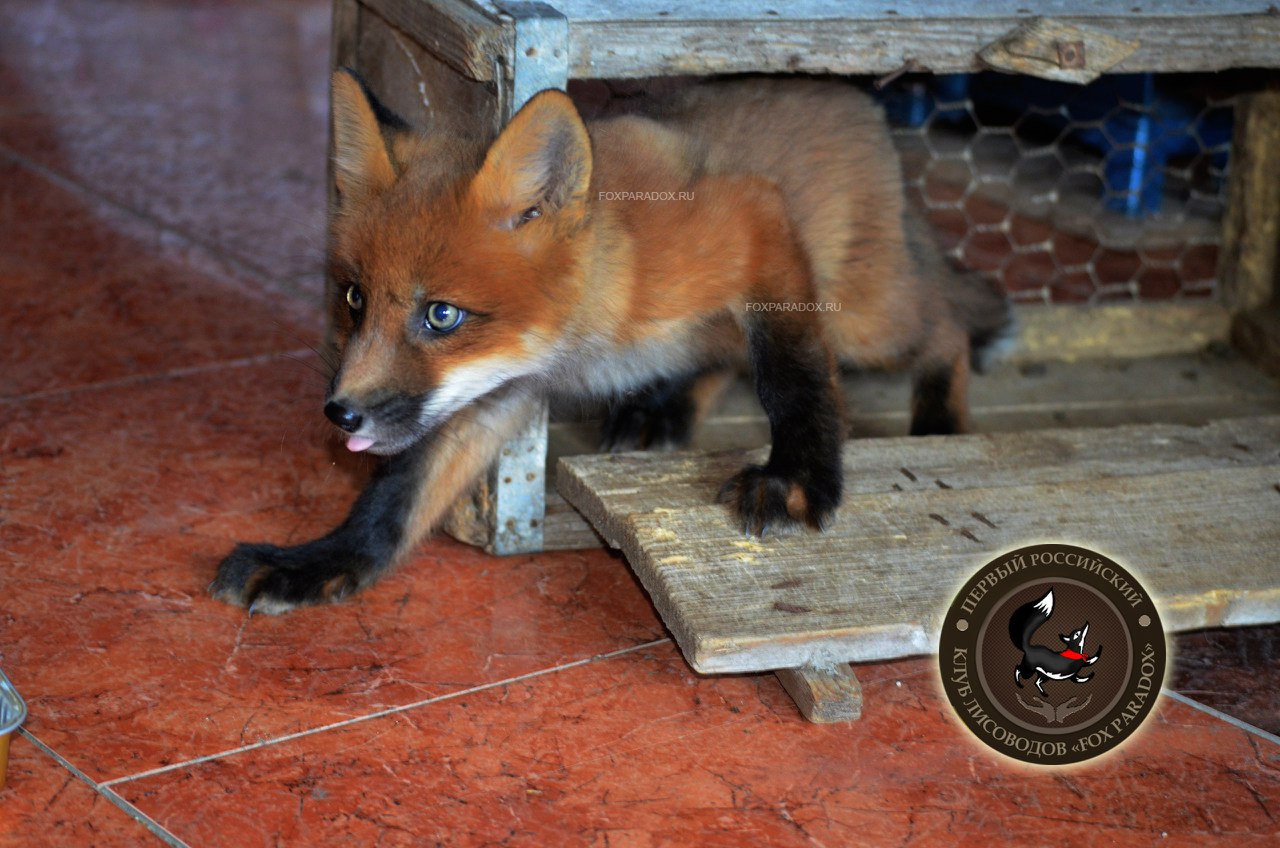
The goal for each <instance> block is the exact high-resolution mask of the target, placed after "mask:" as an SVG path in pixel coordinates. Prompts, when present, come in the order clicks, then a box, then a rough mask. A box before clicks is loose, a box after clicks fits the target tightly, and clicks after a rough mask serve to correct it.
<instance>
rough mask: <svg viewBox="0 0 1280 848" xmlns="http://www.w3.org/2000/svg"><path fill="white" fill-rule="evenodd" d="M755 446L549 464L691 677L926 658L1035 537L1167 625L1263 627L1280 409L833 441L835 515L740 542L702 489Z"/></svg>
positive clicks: (1278, 497)
mask: <svg viewBox="0 0 1280 848" xmlns="http://www.w3.org/2000/svg"><path fill="white" fill-rule="evenodd" d="M762 455H763V454H762V452H758V453H756V454H754V455H752V454H747V455H745V456H744V455H743V454H742V453H739V452H722V453H718V454H692V455H689V454H686V455H680V456H671V457H665V458H658V457H652V456H641V455H634V454H632V455H618V456H612V457H607V456H606V457H577V458H571V459H564V460H561V463H560V471H559V476H558V485H559V488H560V491H561V493H562V494H563V495H564V496H565V498H566V499H567V500H568V501H569V502H570V503H572V504H573V505H574V506H575V507H577V508H578V509H579V510H580V511H582V512H583V513H584V515H586V516H587V517H588V518H589V519H590V520H591V522H592V523H593V524H594V525H595V526H596V528H597V529H598V530H599V531H600V532H601V534H602V535H603V536H604V537H605V538H606V539H608V540H610V541H611V542H612V543H613V544H614V545H615V546H617V547H620V548H621V549H622V550H623V551H624V553H625V554H626V555H627V558H628V560H629V561H630V562H631V564H632V567H633V568H634V569H635V571H636V573H637V575H638V576H639V577H640V579H641V581H642V582H643V583H644V585H645V587H646V588H647V589H648V590H649V593H650V595H651V596H652V598H653V601H654V604H655V606H656V607H657V608H658V610H659V612H660V613H661V614H662V616H663V619H664V621H665V622H666V624H667V626H668V628H669V629H670V630H671V632H672V634H673V635H674V636H675V637H676V640H677V642H678V643H679V644H680V646H681V648H682V650H683V651H684V653H685V656H686V658H687V659H688V660H689V662H690V664H691V665H693V667H694V668H696V669H697V670H699V671H703V672H743V671H763V670H768V669H777V668H793V667H799V666H804V665H816V666H829V665H833V664H836V663H840V662H850V661H870V660H883V659H888V658H892V657H900V656H906V655H911V654H921V653H929V652H931V651H932V650H934V645H935V641H936V634H937V627H938V623H939V622H940V620H941V617H942V614H943V612H944V610H945V607H946V605H947V604H948V603H949V601H950V599H951V597H952V595H953V594H954V592H955V590H956V589H957V587H958V586H959V585H960V584H961V583H962V582H963V581H964V580H965V579H967V578H968V576H969V575H971V574H972V573H973V571H975V570H976V569H977V568H978V567H979V566H981V565H982V564H984V563H985V562H986V561H988V560H989V559H991V558H993V557H994V556H995V555H996V554H998V553H1000V552H1003V551H1006V550H1009V549H1011V548H1014V547H1018V546H1021V545H1024V544H1030V543H1033V542H1038V541H1049V540H1062V541H1069V542H1073V543H1076V544H1082V545H1085V546H1093V547H1094V548H1095V549H1098V550H1099V551H1100V552H1102V553H1104V554H1107V555H1109V556H1112V557H1114V558H1116V559H1117V560H1119V561H1120V562H1121V563H1122V564H1124V565H1125V566H1126V567H1128V568H1130V570H1132V571H1134V572H1136V573H1137V575H1138V576H1139V577H1140V579H1142V580H1143V581H1144V583H1145V585H1146V586H1147V588H1148V589H1149V590H1150V591H1151V592H1152V593H1154V594H1155V595H1156V596H1157V597H1159V598H1162V599H1163V614H1164V615H1165V618H1166V625H1167V626H1168V628H1169V629H1171V630H1181V629H1189V628H1196V627H1208V626H1216V625H1224V624H1225V625H1235V624H1250V623H1261V622H1269V621H1277V620H1280V581H1278V580H1277V579H1276V573H1277V567H1278V566H1280V518H1278V517H1280V488H1277V486H1280V417H1275V416H1269V417H1262V418H1253V419H1238V420H1231V421H1222V422H1218V423H1215V424H1213V425H1210V426H1208V427H1203V428H1194V427H1178V426H1171V425H1138V426H1133V427H1123V428H1116V429H1112V430H1107V431H1099V430H1092V431H1091V430H1057V431H1044V432H1040V433H1027V434H990V435H980V436H958V437H948V438H916V439H906V438H898V439H867V440H861V441H855V442H850V443H848V444H847V445H846V448H845V454H844V463H845V473H846V485H847V488H848V495H847V496H846V500H845V503H844V505H843V506H842V508H841V510H840V512H839V513H838V515H837V517H836V519H835V521H834V522H833V524H832V526H831V527H830V528H829V529H828V531H827V532H826V533H823V534H816V533H800V534H797V535H793V536H789V537H787V538H785V539H778V538H776V537H768V538H766V539H764V540H754V539H748V538H744V537H743V536H741V535H740V534H739V533H738V532H737V530H736V529H735V526H734V523H733V522H732V521H731V520H730V516H729V515H728V513H727V512H726V511H725V509H724V508H723V507H721V506H719V505H716V504H714V503H713V502H712V501H713V497H714V493H715V491H716V489H717V488H718V486H719V485H720V483H721V482H722V481H723V480H724V479H725V478H726V477H727V476H728V475H729V474H730V473H732V472H733V471H734V470H736V469H737V468H738V467H739V466H740V464H741V463H742V462H743V461H744V460H755V461H758V460H759V459H761V458H762Z"/></svg>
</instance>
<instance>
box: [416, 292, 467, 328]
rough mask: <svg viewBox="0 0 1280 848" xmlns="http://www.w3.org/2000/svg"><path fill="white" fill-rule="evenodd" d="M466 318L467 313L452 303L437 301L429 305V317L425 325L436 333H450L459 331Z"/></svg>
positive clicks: (427, 316)
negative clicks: (459, 326)
mask: <svg viewBox="0 0 1280 848" xmlns="http://www.w3.org/2000/svg"><path fill="white" fill-rule="evenodd" d="M466 317H467V313H466V312H464V311H462V310H461V309H459V308H458V307H456V306H454V305H453V304H452V303H445V302H444V301H441V300H435V301H432V302H431V303H428V304H427V315H426V318H425V319H424V321H423V325H424V326H425V327H426V329H428V330H431V331H433V332H436V333H448V332H451V331H453V330H456V329H458V325H459V324H461V323H462V319H463V318H466Z"/></svg>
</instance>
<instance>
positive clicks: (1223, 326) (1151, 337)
mask: <svg viewBox="0 0 1280 848" xmlns="http://www.w3.org/2000/svg"><path fill="white" fill-rule="evenodd" d="M1014 315H1015V318H1016V320H1017V322H1018V326H1019V334H1018V346H1017V348H1016V349H1015V350H1014V352H1013V354H1012V357H1011V358H1012V359H1013V360H1014V361H1024V360H1028V359H1031V360H1045V359H1061V360H1066V361H1068V362H1070V361H1074V360H1077V359H1097V358H1116V359H1119V358H1134V359H1136V358H1139V357H1150V356H1168V355H1171V354H1177V353H1192V352H1195V351H1197V350H1201V349H1203V348H1204V347H1205V346H1207V345H1208V344H1210V343H1211V342H1216V341H1226V339H1227V336H1228V332H1229V327H1230V324H1231V315H1230V313H1229V312H1228V311H1227V310H1226V308H1225V307H1223V306H1222V305H1221V304H1217V303H1207V302H1206V303H1185V302H1169V303H1160V302H1152V303H1134V304H1103V305H1100V306H1077V305H1073V304H1054V305H1044V306H1024V307H1019V308H1017V309H1015V311H1014Z"/></svg>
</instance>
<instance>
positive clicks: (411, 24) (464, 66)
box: [361, 0, 511, 81]
mask: <svg viewBox="0 0 1280 848" xmlns="http://www.w3.org/2000/svg"><path fill="white" fill-rule="evenodd" d="M361 2H363V3H364V5H365V6H367V7H369V8H370V9H372V10H374V11H376V12H377V13H378V14H379V15H380V16H381V17H383V18H384V19H386V20H387V21H388V22H390V23H391V24H392V25H393V26H395V27H396V28H398V29H400V30H402V31H403V32H405V33H406V34H407V35H409V36H410V37H411V38H412V39H413V41H414V42H416V43H417V44H418V45H419V46H420V47H422V48H425V49H426V50H428V51H430V52H431V54H432V55H433V56H435V57H436V58H437V59H438V60H439V61H441V62H444V63H445V64H447V65H448V66H449V67H451V68H452V69H454V70H455V71H458V72H459V73H461V74H462V75H464V76H465V77H467V78H469V79H473V80H481V81H490V80H494V79H496V78H497V77H498V76H500V75H501V64H500V62H501V61H502V60H504V59H505V58H506V57H507V56H509V55H510V51H511V30H510V28H509V27H504V26H503V24H502V22H501V21H500V20H499V17H498V13H497V10H496V9H494V8H493V7H492V6H490V5H488V4H480V3H472V2H468V0H361Z"/></svg>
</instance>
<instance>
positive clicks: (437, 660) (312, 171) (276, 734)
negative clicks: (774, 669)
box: [0, 0, 1280, 848]
mask: <svg viewBox="0 0 1280 848" xmlns="http://www.w3.org/2000/svg"><path fill="white" fill-rule="evenodd" d="M327 26H328V4H327V3H326V2H325V0H298V2H290V0H265V2H248V0H245V2H212V0H210V2H190V3H182V4H177V3H169V2H160V0H155V2H142V0H138V2H123V0H122V2H115V3H101V2H97V0H64V1H63V2H55V0H8V2H6V3H4V4H3V5H0V292H2V293H3V295H4V297H3V303H4V307H5V308H4V309H3V310H2V311H0V339H2V340H3V344H2V345H0V362H2V363H3V367H2V368H0V416H2V418H0V422H2V423H0V574H2V575H3V578H2V579H3V583H2V584H0V585H2V591H0V668H3V669H4V670H5V671H6V672H7V673H8V674H9V676H10V677H11V678H12V679H13V681H14V683H15V684H16V685H17V687H18V689H19V690H20V691H21V692H22V693H23V695H25V697H26V699H27V701H28V704H29V706H30V713H31V714H30V717H29V719H28V721H27V723H26V726H25V729H24V730H23V732H22V733H21V734H20V735H18V736H17V737H15V739H14V741H13V750H12V757H11V761H10V765H9V771H8V780H9V785H8V788H7V789H5V790H4V791H3V792H0V844H3V845H92V846H111V845H140V844H152V843H161V842H169V843H171V844H180V843H185V844H189V845H201V846H203V845H228V846H237V848H239V846H254V845H305V846H313V845H338V844H342V845H363V844H379V845H420V844H431V843H436V842H439V843H447V844H463V845H469V844H513V845H610V846H615V848H616V846H647V845H726V846H729V845H732V846H737V845H764V844H773V845H806V844H817V845H828V846H834V845H860V844H899V843H900V844H920V845H968V844H983V845H1002V844H1012V843H1014V842H1015V841H1017V842H1019V843H1027V844H1034V845H1053V846H1060V845H1073V846H1076V845H1112V844H1114V845H1139V844H1152V845H1154V844H1160V845H1193V844H1195V845H1198V844H1223V845H1227V844H1230V845H1249V844H1257V845H1263V844H1274V842H1273V840H1274V839H1275V838H1276V837H1277V835H1280V822H1278V821H1277V818H1278V817H1280V745H1278V744H1276V741H1275V739H1274V737H1268V736H1267V735H1265V734H1261V733H1257V732H1250V731H1249V730H1247V729H1243V728H1242V727H1240V726H1238V725H1236V724H1233V723H1229V722H1228V721H1226V720H1223V719H1222V718H1220V717H1217V716H1215V715H1212V714H1210V713H1208V712H1205V711H1203V710H1201V709H1197V708H1195V707H1193V706H1190V705H1188V704H1187V703H1185V702H1183V701H1181V700H1175V699H1172V698H1166V699H1164V701H1163V703H1162V705H1161V706H1160V707H1159V709H1158V710H1157V712H1156V714H1155V717H1154V718H1153V720H1152V721H1151V723H1150V725H1149V726H1148V727H1147V728H1145V729H1144V731H1143V733H1142V734H1141V735H1140V736H1139V737H1138V738H1137V739H1135V740H1134V741H1133V742H1132V743H1131V744H1130V745H1128V746H1127V747H1126V748H1124V749H1123V750H1122V751H1121V752H1119V753H1118V754H1116V755H1113V756H1110V757H1107V758H1104V759H1103V760H1101V761H1099V762H1096V763H1093V764H1090V765H1087V766H1084V767H1079V768H1076V769H1073V770H1070V771H1066V772H1049V771H1030V770H1025V769H1018V768H1011V767H1009V766H1007V765H1006V764H1003V763H1000V762H996V761H994V760H992V759H991V758H990V757H988V756H987V755H986V754H984V753H983V752H982V751H980V750H978V749H976V748H975V747H973V746H972V745H970V744H969V743H968V742H967V741H966V738H965V735H964V733H963V732H962V731H961V730H959V729H958V728H957V727H956V725H955V723H954V722H953V721H951V720H950V719H949V718H948V711H947V708H946V705H945V702H944V701H943V700H942V698H941V697H940V695H939V692H938V689H937V686H936V685H935V682H934V674H935V672H934V669H933V664H932V663H931V662H930V661H928V660H923V659H920V660H908V661H903V662H898V663H888V664H883V665H879V666H872V667H868V668H864V669H862V671H861V672H860V676H861V677H862V679H863V681H864V688H865V690H866V695H867V706H866V712H865V717H864V718H863V720H862V721H861V722H859V723H857V724H853V725H839V726H827V727H821V726H814V725H809V724H807V723H805V722H804V721H802V720H801V719H800V718H799V716H798V715H797V713H796V711H795V709H794V707H793V706H792V704H791V703H790V701H789V700H788V698H787V697H786V695H785V694H784V693H783V692H782V690H781V688H780V687H779V685H778V683H777V682H776V681H775V680H774V679H773V678H772V677H730V678H700V677H698V676H696V675H694V674H692V673H691V672H690V671H689V669H688V667H687V666H686V665H685V664H684V662H683V661H682V660H681V658H680V657H679V655H678V653H677V652H676V651H675V650H674V649H673V647H672V646H671V645H670V643H669V642H667V641H666V640H665V636H664V632H663V629H662V625H661V623H660V622H659V620H658V619H657V617H656V615H655V613H654V611H653V609H652V607H651V606H650V605H649V602H648V600H647V599H646V597H645V595H644V592H643V591H642V590H641V589H640V588H639V587H638V586H637V585H636V583H635V581H634V580H633V579H632V577H631V576H630V573H629V571H628V569H627V567H626V565H625V563H624V562H622V561H621V560H619V559H617V558H616V557H614V556H611V555H609V554H608V553H605V552H603V551H590V552H583V553H569V554H548V555H542V556H528V557H512V558H507V559H495V558H491V557H488V556H485V555H484V554H482V553H479V552H477V551H475V550H472V549H469V548H466V547H463V546H461V545H459V544H456V543H453V542H449V541H447V540H441V541H437V542H433V543H432V544H430V545H429V546H427V547H426V548H425V549H424V550H423V551H422V552H421V554H420V556H418V557H417V558H416V560H415V561H414V562H413V563H411V564H410V565H408V566H406V567H405V568H403V569H401V570H400V571H398V572H397V573H396V574H394V575H393V576H391V577H390V578H388V579H387V580H386V581H384V582H383V583H382V584H380V585H379V586H378V587H377V588H376V589H375V590H374V591H371V592H369V593H367V594H365V595H363V596H361V597H358V598H356V599H354V600H352V601H351V602H349V603H346V604H343V605H341V606H337V607H333V608H328V609H319V610H311V611H306V612H303V613H298V614H294V615H289V616H285V617H281V618H269V617H255V618H253V619H249V618H246V616H245V615H244V613H243V611H241V610H238V609H233V608H231V607H228V606H225V605H222V604H220V603H217V602H214V601H213V600H211V599H209V598H208V597H207V596H206V594H205V591H204V587H205V586H206V585H207V583H208V582H209V579H210V578H211V576H212V573H213V569H214V567H215V564H216V562H217V560H218V557H219V556H220V555H221V554H222V553H224V552H225V551H226V550H227V549H228V548H229V547H230V545H231V544H232V543H233V542H234V541H235V540H237V539H246V538H254V539H269V540H273V541H279V540H285V539H302V538H306V537H309V536H311V535H313V534H315V533H317V532H318V531H321V530H324V529H327V528H328V527H329V526H330V525H331V523H333V522H334V521H335V520H336V519H337V518H338V517H339V516H340V515H341V514H342V512H343V510H344V509H345V506H346V504H347V503H348V502H349V500H350V498H351V497H352V495H353V493H354V492H355V491H356V489H357V488H358V485H359V480H360V479H361V477H362V475H363V474H365V473H367V468H365V467H363V466H362V465H361V464H360V462H358V461H354V462H353V461H352V460H351V459H349V458H348V457H347V456H345V455H342V454H341V453H340V452H339V451H335V450H333V448H332V445H331V443H330V442H329V433H328V430H327V427H326V425H324V424H323V422H322V421H321V420H320V416H319V415H318V414H317V409H318V403H317V399H318V398H319V397H320V393H321V391H322V385H323V384H322V378H321V377H319V376H318V375H317V373H316V372H315V370H314V368H315V361H314V357H313V354H311V353H310V352H309V351H308V350H307V347H306V345H307V342H309V341H311V340H313V339H315V338H316V337H317V336H318V327H319V311H318V309H317V308H316V306H315V297H316V294H317V292H318V291H319V269H320V264H321V253H320V247H321V244H320V243H321V237H320V233H321V225H322V218H321V212H322V208H323V199H324V192H323V182H322V181H323V172H324V163H323V154H324V137H325V125H324V121H325V117H324V109H325V103H324V96H325V62H326V56H327V46H326V39H327ZM1277 640H1280V630H1278V629H1276V628H1257V629H1253V630H1246V631H1217V632H1212V633H1205V634H1194V635H1190V636H1188V637H1184V638H1182V639H1181V640H1180V650H1181V655H1180V661H1179V666H1178V669H1177V671H1176V672H1175V674H1174V675H1173V677H1172V679H1171V685H1172V686H1174V687H1175V688H1176V689H1178V690H1180V691H1182V692H1184V693H1186V695H1188V696H1190V697H1191V698H1194V699H1197V700H1199V701H1202V702H1205V703H1209V704H1212V705H1216V706H1218V707H1219V708H1220V709H1222V710H1224V711H1225V712H1227V713H1230V714H1232V715H1235V716H1237V717H1239V718H1241V719H1244V720H1245V721H1247V722H1250V723H1252V724H1254V725H1257V726H1259V727H1262V728H1264V729H1266V730H1269V731H1270V732H1271V733H1280V708H1278V707H1277V695H1278V693H1280V669H1278V668H1277Z"/></svg>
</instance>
